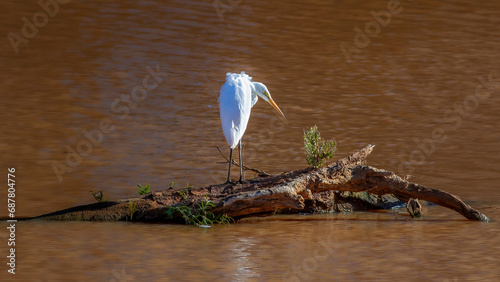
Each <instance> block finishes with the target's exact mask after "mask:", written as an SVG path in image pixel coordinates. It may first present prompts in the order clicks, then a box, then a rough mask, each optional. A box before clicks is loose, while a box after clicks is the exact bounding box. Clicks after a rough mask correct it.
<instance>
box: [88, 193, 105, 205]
mask: <svg viewBox="0 0 500 282" xmlns="http://www.w3.org/2000/svg"><path fill="white" fill-rule="evenodd" d="M89 193H90V194H92V196H93V197H94V199H95V200H96V201H97V202H99V203H104V202H107V201H108V199H106V198H104V194H103V193H102V190H99V191H89Z"/></svg>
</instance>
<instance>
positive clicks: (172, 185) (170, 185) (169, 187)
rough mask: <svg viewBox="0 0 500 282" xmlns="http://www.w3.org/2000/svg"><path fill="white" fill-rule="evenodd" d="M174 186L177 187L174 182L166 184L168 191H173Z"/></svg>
mask: <svg viewBox="0 0 500 282" xmlns="http://www.w3.org/2000/svg"><path fill="white" fill-rule="evenodd" d="M175 185H177V183H175V181H170V184H168V189H174V187H175Z"/></svg>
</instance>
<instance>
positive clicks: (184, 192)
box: [178, 188, 189, 200]
mask: <svg viewBox="0 0 500 282" xmlns="http://www.w3.org/2000/svg"><path fill="white" fill-rule="evenodd" d="M178 193H179V195H180V196H181V197H182V198H183V199H184V200H187V198H189V190H188V189H186V188H183V189H181V190H179V192H178Z"/></svg>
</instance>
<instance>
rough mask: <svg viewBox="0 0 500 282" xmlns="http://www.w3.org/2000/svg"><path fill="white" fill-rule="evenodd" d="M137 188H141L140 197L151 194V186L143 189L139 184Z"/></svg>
mask: <svg viewBox="0 0 500 282" xmlns="http://www.w3.org/2000/svg"><path fill="white" fill-rule="evenodd" d="M137 187H139V195H146V194H147V193H149V188H150V187H149V185H146V186H145V187H142V186H141V184H137Z"/></svg>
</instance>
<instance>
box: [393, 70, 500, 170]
mask: <svg viewBox="0 0 500 282" xmlns="http://www.w3.org/2000/svg"><path fill="white" fill-rule="evenodd" d="M478 80H479V83H478V84H477V86H476V89H475V91H474V93H473V94H469V95H468V96H467V97H465V98H464V99H463V100H462V102H457V103H455V104H454V105H453V108H450V109H447V110H445V111H444V113H443V121H444V125H443V126H440V127H437V128H434V130H432V132H431V136H430V137H428V138H425V139H424V140H420V139H418V138H414V139H413V141H414V142H415V144H416V149H415V150H413V151H412V152H411V153H410V154H408V155H407V159H403V157H400V162H399V165H398V173H399V175H407V174H412V173H413V172H414V171H415V167H416V166H420V165H423V164H424V163H425V161H426V160H427V159H428V158H430V157H431V156H432V154H434V153H435V152H436V144H437V143H440V142H443V141H444V140H445V139H446V133H447V132H449V131H450V130H458V129H459V128H460V127H461V126H462V123H463V119H466V118H469V117H470V116H471V115H472V113H473V112H474V111H476V110H477V109H478V108H479V106H480V105H481V103H484V102H485V101H487V100H488V99H489V98H490V97H491V95H493V94H494V93H495V91H496V88H497V87H498V86H499V85H500V83H499V82H498V81H493V74H492V73H490V74H489V75H488V77H487V78H485V77H483V76H479V77H478Z"/></svg>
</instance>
